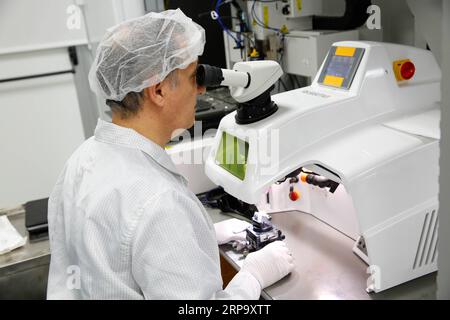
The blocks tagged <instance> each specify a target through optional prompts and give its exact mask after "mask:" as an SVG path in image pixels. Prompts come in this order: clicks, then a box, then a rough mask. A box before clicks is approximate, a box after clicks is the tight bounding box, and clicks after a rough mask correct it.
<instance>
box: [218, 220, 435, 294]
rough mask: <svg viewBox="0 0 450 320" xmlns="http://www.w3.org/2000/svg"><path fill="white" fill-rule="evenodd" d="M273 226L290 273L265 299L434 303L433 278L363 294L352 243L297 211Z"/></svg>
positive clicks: (230, 256) (235, 257)
mask: <svg viewBox="0 0 450 320" xmlns="http://www.w3.org/2000/svg"><path fill="white" fill-rule="evenodd" d="M272 221H273V223H274V224H275V225H276V226H277V227H278V228H279V229H281V230H282V231H283V233H284V234H285V235H286V240H285V241H286V243H287V245H288V247H289V248H290V249H291V251H292V255H293V257H294V259H295V269H294V271H293V272H292V273H291V274H290V275H288V276H287V277H285V278H284V279H282V280H281V281H279V282H277V283H275V284H274V285H272V286H271V287H269V288H266V289H265V290H264V291H263V293H262V296H263V297H264V298H266V299H364V300H366V299H436V273H433V274H429V275H426V276H424V277H421V278H418V279H415V280H412V281H410V282H407V283H405V284H402V285H400V286H397V287H394V288H391V289H389V290H386V291H383V292H381V293H377V294H375V293H372V294H367V293H366V290H365V289H366V281H367V278H368V276H369V274H367V273H366V269H367V265H366V264H365V263H364V262H363V261H362V260H361V259H360V258H358V257H357V256H356V255H355V254H354V253H353V252H352V247H353V243H354V241H353V240H352V239H350V238H348V237H347V236H345V235H343V234H342V233H340V232H339V231H337V230H335V229H333V228H332V227H330V226H329V225H327V224H325V223H324V222H322V221H320V220H318V219H317V218H315V217H313V216H311V215H309V214H305V213H302V212H299V211H289V212H280V213H276V214H272ZM220 251H221V254H222V256H223V257H224V258H225V259H226V260H227V261H228V262H230V263H231V264H232V265H233V266H234V267H235V268H236V269H237V270H238V269H239V268H240V267H239V266H240V265H241V264H242V262H243V261H242V257H241V255H239V254H236V253H235V252H234V251H233V250H232V248H230V247H229V246H221V248H220Z"/></svg>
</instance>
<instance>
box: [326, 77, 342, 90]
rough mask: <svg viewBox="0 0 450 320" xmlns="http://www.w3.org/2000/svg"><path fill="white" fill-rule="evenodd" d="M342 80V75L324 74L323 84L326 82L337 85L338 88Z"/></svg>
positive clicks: (329, 84)
mask: <svg viewBox="0 0 450 320" xmlns="http://www.w3.org/2000/svg"><path fill="white" fill-rule="evenodd" d="M342 82H344V78H342V77H335V76H329V75H326V76H325V79H323V84H326V85H327V86H333V87H338V88H340V87H341V86H342Z"/></svg>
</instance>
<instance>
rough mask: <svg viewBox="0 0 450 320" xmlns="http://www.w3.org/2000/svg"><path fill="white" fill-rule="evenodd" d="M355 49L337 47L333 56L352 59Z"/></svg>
mask: <svg viewBox="0 0 450 320" xmlns="http://www.w3.org/2000/svg"><path fill="white" fill-rule="evenodd" d="M355 51H356V48H352V47H337V48H336V53H335V55H337V56H344V57H353V55H354V54H355Z"/></svg>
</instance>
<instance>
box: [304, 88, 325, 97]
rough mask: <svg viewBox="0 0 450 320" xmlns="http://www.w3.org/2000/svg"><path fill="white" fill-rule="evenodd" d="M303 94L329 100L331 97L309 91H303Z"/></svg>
mask: <svg viewBox="0 0 450 320" xmlns="http://www.w3.org/2000/svg"><path fill="white" fill-rule="evenodd" d="M302 93H305V94H309V95H311V96H315V97H320V98H329V97H330V95H328V94H324V93H320V92H315V91H309V90H303V91H302Z"/></svg>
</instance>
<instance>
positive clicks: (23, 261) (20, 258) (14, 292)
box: [0, 212, 50, 299]
mask: <svg viewBox="0 0 450 320" xmlns="http://www.w3.org/2000/svg"><path fill="white" fill-rule="evenodd" d="M8 219H9V221H11V223H12V225H13V226H14V227H15V228H16V229H17V231H18V232H19V233H20V234H21V235H22V236H26V237H27V243H26V244H25V246H23V247H21V248H18V249H15V250H13V251H11V252H9V253H6V254H3V255H0V299H45V297H46V291H47V278H48V267H49V263H50V248H49V242H48V240H41V241H37V242H33V243H30V239H29V237H28V232H27V230H26V228H25V213H24V212H19V213H16V214H12V215H8Z"/></svg>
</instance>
